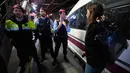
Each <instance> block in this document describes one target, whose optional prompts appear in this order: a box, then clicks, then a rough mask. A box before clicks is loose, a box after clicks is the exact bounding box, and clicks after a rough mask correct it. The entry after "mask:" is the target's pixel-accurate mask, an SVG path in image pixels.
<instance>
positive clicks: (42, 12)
mask: <svg viewBox="0 0 130 73" xmlns="http://www.w3.org/2000/svg"><path fill="white" fill-rule="evenodd" d="M40 15H41V16H43V17H45V16H46V12H45V11H44V10H43V9H40Z"/></svg>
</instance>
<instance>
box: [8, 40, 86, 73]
mask: <svg viewBox="0 0 130 73" xmlns="http://www.w3.org/2000/svg"><path fill="white" fill-rule="evenodd" d="M36 47H37V48H38V49H37V51H38V55H39V57H40V49H39V43H38V41H37V43H36ZM67 57H68V59H69V62H66V61H64V58H63V54H62V48H60V51H59V56H58V64H57V65H56V66H52V61H53V59H52V57H51V56H50V54H49V53H47V54H46V58H47V59H46V60H45V61H44V62H43V63H42V66H44V68H43V69H45V70H46V73H84V72H83V70H82V68H81V66H80V65H79V63H78V61H77V60H76V59H75V58H74V57H73V54H72V53H71V52H70V51H69V50H68V54H67ZM18 64H19V59H18V57H17V51H16V49H15V48H13V49H12V54H11V57H10V61H9V65H8V73H16V72H17V71H18V68H19V67H18ZM31 66H32V67H31V68H32V69H31V71H32V72H30V73H38V72H37V65H36V63H35V62H34V61H33V60H32V63H31ZM25 73H27V71H26V72H25Z"/></svg>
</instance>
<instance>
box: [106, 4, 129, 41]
mask: <svg viewBox="0 0 130 73" xmlns="http://www.w3.org/2000/svg"><path fill="white" fill-rule="evenodd" d="M105 15H106V17H107V18H108V20H109V21H110V22H111V23H113V24H115V25H117V26H118V29H119V30H120V32H122V34H123V35H124V36H125V37H126V38H127V39H130V25H129V23H130V5H124V6H118V7H113V8H110V9H106V14H105Z"/></svg>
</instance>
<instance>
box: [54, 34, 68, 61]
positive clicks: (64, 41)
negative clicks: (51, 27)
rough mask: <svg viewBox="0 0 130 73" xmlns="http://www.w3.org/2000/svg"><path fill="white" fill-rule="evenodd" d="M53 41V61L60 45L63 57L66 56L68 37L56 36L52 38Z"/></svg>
mask: <svg viewBox="0 0 130 73" xmlns="http://www.w3.org/2000/svg"><path fill="white" fill-rule="evenodd" d="M54 40H55V45H56V46H55V59H56V58H57V56H58V52H59V49H60V46H61V44H62V45H63V54H64V56H66V54H67V45H68V36H58V35H56V36H55V37H54Z"/></svg>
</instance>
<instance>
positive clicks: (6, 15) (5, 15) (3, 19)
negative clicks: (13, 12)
mask: <svg viewBox="0 0 130 73" xmlns="http://www.w3.org/2000/svg"><path fill="white" fill-rule="evenodd" d="M8 13H9V11H8V12H6V14H5V15H4V16H3V17H2V19H1V21H0V23H1V22H2V21H3V20H4V18H5V17H6V16H7V14H8Z"/></svg>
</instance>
